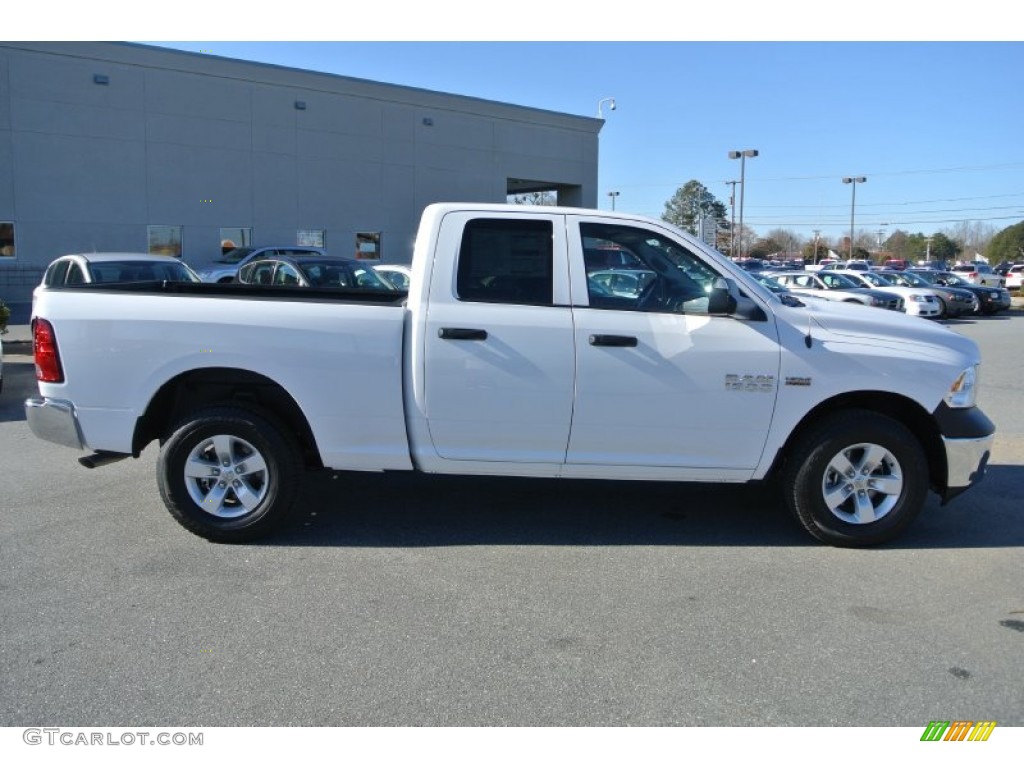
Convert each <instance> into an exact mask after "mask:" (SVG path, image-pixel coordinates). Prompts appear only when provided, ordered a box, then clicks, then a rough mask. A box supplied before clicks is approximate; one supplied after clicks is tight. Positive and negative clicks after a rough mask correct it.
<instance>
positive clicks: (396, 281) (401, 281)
mask: <svg viewBox="0 0 1024 768" xmlns="http://www.w3.org/2000/svg"><path fill="white" fill-rule="evenodd" d="M373 269H374V271H375V272H376V273H377V274H378V275H380V276H381V277H383V278H384V279H385V280H387V281H388V282H389V283H390V284H391V285H393V286H394V287H395V288H397V289H398V290H400V291H407V290H409V281H410V280H411V279H412V270H411V269H410V268H409V267H407V266H406V265H405V264H375V265H374V267H373Z"/></svg>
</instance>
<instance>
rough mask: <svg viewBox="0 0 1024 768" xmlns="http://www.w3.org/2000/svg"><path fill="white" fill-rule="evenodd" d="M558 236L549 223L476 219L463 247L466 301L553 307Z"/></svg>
mask: <svg viewBox="0 0 1024 768" xmlns="http://www.w3.org/2000/svg"><path fill="white" fill-rule="evenodd" d="M553 236H554V231H553V227H552V223H551V221H549V220H534V219H523V220H519V219H473V220H471V221H469V222H467V223H466V228H465V230H464V231H463V233H462V244H461V245H460V247H459V267H458V278H457V283H456V293H457V295H458V297H459V299H461V300H462V301H481V302H490V303H499V304H532V305H539V306H550V305H551V304H552V303H553V301H554V299H553V295H554V294H553V287H552V286H553V280H554V267H553V259H554V254H553V248H552V238H553Z"/></svg>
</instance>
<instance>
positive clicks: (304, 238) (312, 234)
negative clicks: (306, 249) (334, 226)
mask: <svg viewBox="0 0 1024 768" xmlns="http://www.w3.org/2000/svg"><path fill="white" fill-rule="evenodd" d="M326 242H327V232H326V231H325V230H323V229H300V230H299V231H298V232H297V233H296V235H295V244H296V245H307V246H312V247H313V248H325V247H326V245H325V243H326Z"/></svg>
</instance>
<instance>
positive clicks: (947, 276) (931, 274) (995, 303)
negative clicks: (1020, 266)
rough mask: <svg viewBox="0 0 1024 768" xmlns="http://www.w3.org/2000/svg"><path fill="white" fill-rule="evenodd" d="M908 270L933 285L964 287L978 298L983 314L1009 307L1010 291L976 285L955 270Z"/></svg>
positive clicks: (990, 313) (979, 310)
mask: <svg viewBox="0 0 1024 768" xmlns="http://www.w3.org/2000/svg"><path fill="white" fill-rule="evenodd" d="M908 271H909V272H912V273H913V274H915V275H920V276H921V277H923V278H924V279H925V280H927V281H928V282H930V283H932V284H934V285H941V286H948V287H951V288H965V289H966V290H968V291H970V292H971V293H973V294H974V295H975V296H976V297H977V298H978V312H980V313H981V314H983V315H994V314H996V313H997V312H1002V311H1004V310H1007V309H1009V308H1010V292H1009V291H1008V290H1006V289H1005V288H1002V287H989V286H982V285H976V284H974V283H972V282H970V281H968V280H965V279H964V278H963V277H961V276H960V275H958V274H957V273H955V272H940V271H938V270H934V269H913V270H908Z"/></svg>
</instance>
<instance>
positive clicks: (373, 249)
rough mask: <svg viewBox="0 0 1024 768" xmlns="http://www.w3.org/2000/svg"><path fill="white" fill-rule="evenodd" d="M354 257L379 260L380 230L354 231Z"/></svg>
mask: <svg viewBox="0 0 1024 768" xmlns="http://www.w3.org/2000/svg"><path fill="white" fill-rule="evenodd" d="M356 258H357V259H374V260H376V261H380V232H357V233H356Z"/></svg>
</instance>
